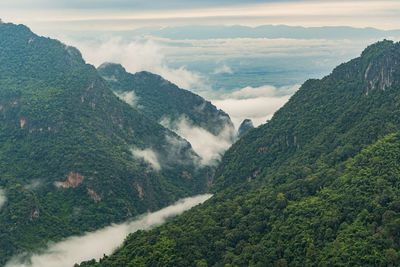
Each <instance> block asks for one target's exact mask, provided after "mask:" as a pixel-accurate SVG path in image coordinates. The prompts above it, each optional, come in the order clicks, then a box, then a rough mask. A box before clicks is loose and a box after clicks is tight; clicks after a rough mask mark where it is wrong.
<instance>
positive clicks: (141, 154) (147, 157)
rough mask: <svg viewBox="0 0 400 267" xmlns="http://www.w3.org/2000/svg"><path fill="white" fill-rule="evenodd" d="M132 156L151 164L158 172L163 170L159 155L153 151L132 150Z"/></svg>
mask: <svg viewBox="0 0 400 267" xmlns="http://www.w3.org/2000/svg"><path fill="white" fill-rule="evenodd" d="M131 152H132V155H133V156H134V157H137V158H141V159H143V160H144V161H146V162H147V163H149V164H150V165H151V166H152V167H153V168H154V169H155V170H156V171H159V170H161V165H160V162H159V161H158V158H157V154H156V153H155V152H154V151H153V150H151V149H144V150H140V149H131Z"/></svg>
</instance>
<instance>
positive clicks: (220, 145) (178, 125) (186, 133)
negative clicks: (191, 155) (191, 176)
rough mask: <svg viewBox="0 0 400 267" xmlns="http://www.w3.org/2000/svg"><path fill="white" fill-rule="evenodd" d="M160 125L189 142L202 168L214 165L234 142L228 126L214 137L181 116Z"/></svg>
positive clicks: (164, 121)
mask: <svg viewBox="0 0 400 267" xmlns="http://www.w3.org/2000/svg"><path fill="white" fill-rule="evenodd" d="M160 123H161V124H162V125H163V126H164V127H166V128H168V129H171V130H173V131H175V132H176V133H177V134H178V135H180V136H181V137H183V138H185V139H186V140H187V141H189V143H190V144H191V145H192V148H193V150H194V151H195V152H196V153H197V154H198V155H199V156H200V158H201V165H203V166H207V165H215V164H216V163H217V160H219V159H220V158H221V156H222V154H223V153H224V152H225V151H226V150H227V149H228V148H229V147H230V146H231V145H232V142H233V141H234V140H233V138H232V136H233V135H234V133H232V129H231V128H230V127H228V126H227V127H225V128H224V129H223V130H222V131H221V132H220V134H219V135H218V136H216V135H213V134H212V133H210V132H208V131H207V130H205V129H203V128H201V127H196V126H193V125H192V124H191V123H190V122H189V121H188V120H187V119H186V118H185V117H183V116H182V117H181V118H180V119H179V120H177V121H173V122H172V121H171V120H169V119H168V118H165V119H163V120H162V121H161V122H160Z"/></svg>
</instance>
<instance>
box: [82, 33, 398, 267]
mask: <svg viewBox="0 0 400 267" xmlns="http://www.w3.org/2000/svg"><path fill="white" fill-rule="evenodd" d="M399 64H400V44H399V43H393V42H391V41H386V40H385V41H382V42H378V43H376V44H374V45H371V46H370V47H368V48H367V49H366V50H365V51H364V52H363V53H362V54H361V56H360V57H359V58H356V59H354V60H351V61H350V62H348V63H345V64H342V65H340V66H338V67H337V68H336V69H335V70H334V71H333V72H332V74H330V75H329V76H327V77H325V78H323V79H321V80H309V81H307V82H306V83H304V84H303V86H302V87H301V88H300V89H299V91H298V92H297V93H296V94H295V95H294V96H293V97H292V98H291V99H290V100H289V102H288V103H287V104H286V105H285V106H284V107H283V108H281V109H280V110H279V111H278V112H276V114H275V115H274V117H273V118H272V120H271V121H270V122H269V123H267V124H265V125H263V126H261V127H258V128H257V129H253V130H251V131H249V133H247V134H246V135H244V136H243V137H242V138H241V139H240V140H239V141H238V142H237V143H236V144H234V145H233V146H232V148H231V149H229V150H228V151H227V153H226V154H225V155H224V157H223V160H222V163H221V164H220V165H219V167H218V170H217V173H216V177H215V184H214V187H213V189H212V190H213V192H215V196H214V197H213V198H212V199H210V200H209V201H207V202H206V203H205V204H204V205H202V206H199V207H197V208H196V209H194V210H191V211H189V212H187V213H185V214H184V215H183V216H180V217H178V218H176V219H174V220H172V221H171V222H170V223H168V224H166V225H164V226H162V227H159V228H157V229H154V230H152V231H148V232H147V231H142V232H138V233H134V234H131V235H130V236H129V237H128V238H127V240H126V241H125V243H124V245H123V246H122V247H121V248H120V249H119V250H117V252H116V253H115V254H113V255H112V256H110V257H108V258H105V259H102V261H101V263H97V264H98V265H100V266H110V265H113V264H122V265H124V264H128V263H129V264H133V265H147V266H157V265H158V266H247V265H252V266H273V265H277V266H287V265H289V266H303V265H304V264H306V265H312V266H317V265H339V266H366V265H371V266H376V265H398V264H399V263H400V262H399V257H398V256H399V251H400V239H399V238H398V232H399V229H400V228H399V220H400V214H399V211H400V209H399V203H400V202H399V196H400V183H399V181H400V180H399V179H400V177H399V173H400V172H399V170H400V168H399V166H400V165H399V159H400V158H399V157H400V156H399V155H400V134H399V131H400V66H399ZM391 133H395V134H392V135H390V134H391ZM387 135H388V136H387ZM385 136H386V137H385ZM91 264H95V263H94V262H93V261H92V262H88V263H85V264H84V265H91Z"/></svg>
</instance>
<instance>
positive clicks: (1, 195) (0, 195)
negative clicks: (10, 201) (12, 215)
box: [0, 188, 7, 209]
mask: <svg viewBox="0 0 400 267" xmlns="http://www.w3.org/2000/svg"><path fill="white" fill-rule="evenodd" d="M6 201H7V197H6V193H5V191H4V190H3V189H1V188H0V209H1V207H3V205H4V203H6Z"/></svg>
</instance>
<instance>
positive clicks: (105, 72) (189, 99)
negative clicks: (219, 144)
mask: <svg viewBox="0 0 400 267" xmlns="http://www.w3.org/2000/svg"><path fill="white" fill-rule="evenodd" d="M98 71H99V73H100V74H101V75H102V77H103V78H104V79H105V80H106V81H107V84H108V85H109V86H110V88H111V89H113V90H114V91H115V92H116V93H117V94H118V95H120V96H121V98H123V99H125V100H126V101H128V102H130V104H132V105H133V106H135V107H137V108H138V109H139V110H140V111H141V112H143V114H145V115H147V116H148V117H149V118H152V119H154V120H155V121H157V122H159V121H162V120H169V121H170V123H171V124H172V127H171V128H172V129H173V128H174V124H176V123H178V122H179V121H180V120H181V119H182V117H183V118H185V119H186V120H188V122H189V123H190V124H191V125H193V126H197V127H201V128H203V129H205V130H207V131H209V132H210V133H212V134H214V135H219V134H220V133H221V132H222V131H227V130H228V131H231V132H232V134H233V130H234V129H233V124H232V122H231V120H230V118H229V116H228V114H226V113H225V112H223V111H222V110H218V109H217V108H216V107H215V106H214V105H212V104H211V103H210V102H208V101H206V100H204V99H203V98H202V97H200V96H198V95H196V94H194V93H192V92H190V91H187V90H184V89H181V88H179V87H178V86H176V85H175V84H173V83H171V82H169V81H167V80H164V79H163V78H162V77H161V76H159V75H156V74H153V73H150V72H146V71H142V72H138V73H135V74H131V73H128V72H127V71H126V70H125V68H124V67H122V66H121V65H120V64H114V63H104V64H102V65H101V66H100V67H98ZM232 138H233V136H232Z"/></svg>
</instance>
